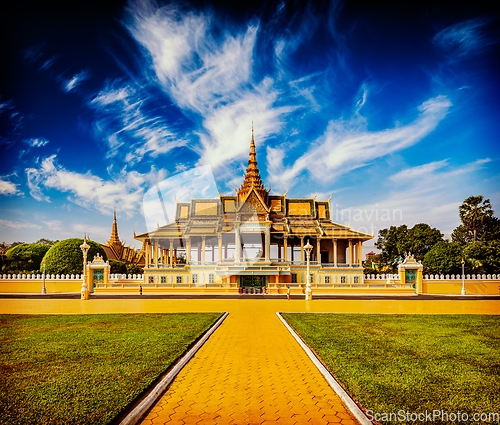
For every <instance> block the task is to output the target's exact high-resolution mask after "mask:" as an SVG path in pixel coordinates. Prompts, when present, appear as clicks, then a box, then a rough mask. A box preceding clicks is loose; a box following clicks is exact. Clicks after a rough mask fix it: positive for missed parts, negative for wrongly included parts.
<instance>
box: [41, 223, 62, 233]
mask: <svg viewBox="0 0 500 425" xmlns="http://www.w3.org/2000/svg"><path fill="white" fill-rule="evenodd" d="M43 224H45V225H46V226H47V227H48V228H49V229H50V230H52V231H53V232H60V231H61V230H64V226H63V224H62V222H61V220H45V221H44V222H43Z"/></svg>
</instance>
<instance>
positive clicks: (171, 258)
mask: <svg viewBox="0 0 500 425" xmlns="http://www.w3.org/2000/svg"><path fill="white" fill-rule="evenodd" d="M169 256H170V267H173V265H174V240H173V239H170V248H169Z"/></svg>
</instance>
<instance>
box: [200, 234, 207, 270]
mask: <svg viewBox="0 0 500 425" xmlns="http://www.w3.org/2000/svg"><path fill="white" fill-rule="evenodd" d="M205 247H206V245H205V236H202V237H201V264H205Z"/></svg>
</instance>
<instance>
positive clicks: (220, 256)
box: [218, 235, 222, 263]
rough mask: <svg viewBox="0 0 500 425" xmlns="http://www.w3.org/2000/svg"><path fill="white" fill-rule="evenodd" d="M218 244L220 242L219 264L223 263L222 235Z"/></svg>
mask: <svg viewBox="0 0 500 425" xmlns="http://www.w3.org/2000/svg"><path fill="white" fill-rule="evenodd" d="M218 242H219V252H218V254H219V263H220V262H222V235H219V237H218Z"/></svg>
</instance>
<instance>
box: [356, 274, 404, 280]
mask: <svg viewBox="0 0 500 425" xmlns="http://www.w3.org/2000/svg"><path fill="white" fill-rule="evenodd" d="M365 279H366V280H388V279H390V280H399V279H400V278H399V274H390V273H388V274H365Z"/></svg>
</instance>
